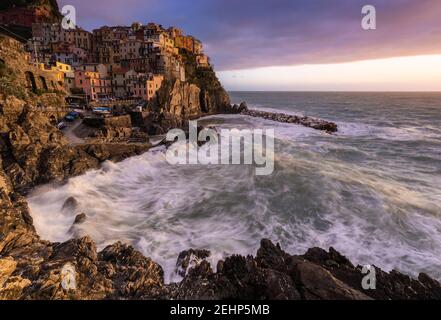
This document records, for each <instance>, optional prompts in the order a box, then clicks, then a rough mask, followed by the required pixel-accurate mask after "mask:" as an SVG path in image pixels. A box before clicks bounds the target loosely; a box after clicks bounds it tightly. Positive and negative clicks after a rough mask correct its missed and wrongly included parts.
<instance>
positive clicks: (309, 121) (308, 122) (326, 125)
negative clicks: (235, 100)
mask: <svg viewBox="0 0 441 320" xmlns="http://www.w3.org/2000/svg"><path fill="white" fill-rule="evenodd" d="M239 110H240V111H239ZM237 111H238V112H240V113H241V114H243V115H247V116H250V117H255V118H263V119H267V120H272V121H277V122H283V123H292V124H299V125H302V126H305V127H308V128H312V129H315V130H321V131H326V132H327V133H335V132H337V131H338V126H337V124H336V123H334V122H330V121H325V120H321V119H316V118H310V117H299V116H295V115H288V114H283V113H273V112H266V111H258V110H250V109H248V107H247V106H246V104H244V105H242V104H241V106H240V107H239V108H238V110H237Z"/></svg>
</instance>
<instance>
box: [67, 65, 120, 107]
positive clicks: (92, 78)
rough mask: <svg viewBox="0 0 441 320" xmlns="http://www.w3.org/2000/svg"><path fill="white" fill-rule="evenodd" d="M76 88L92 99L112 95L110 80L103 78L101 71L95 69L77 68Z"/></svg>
mask: <svg viewBox="0 0 441 320" xmlns="http://www.w3.org/2000/svg"><path fill="white" fill-rule="evenodd" d="M75 88H76V89H79V90H81V91H82V92H83V93H84V94H85V95H86V96H87V97H88V99H90V100H92V101H94V100H97V99H99V98H104V97H109V96H111V95H112V86H111V82H110V80H108V79H105V78H104V79H103V78H101V76H100V73H99V72H95V71H84V70H76V71H75Z"/></svg>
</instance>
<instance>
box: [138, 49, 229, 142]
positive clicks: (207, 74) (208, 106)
mask: <svg viewBox="0 0 441 320" xmlns="http://www.w3.org/2000/svg"><path fill="white" fill-rule="evenodd" d="M180 54H181V56H182V57H183V61H184V66H185V74H186V81H185V82H181V81H180V80H166V81H164V82H163V84H162V87H161V89H160V91H159V93H158V95H157V97H156V99H155V100H154V101H153V102H152V103H151V108H152V110H153V111H154V112H152V114H151V115H150V117H149V118H148V121H147V130H148V132H149V133H151V134H160V133H164V132H167V131H168V130H170V129H171V128H176V127H185V125H186V122H187V121H188V120H189V119H195V118H198V117H202V116H206V115H210V114H217V113H238V111H237V110H235V109H234V108H233V107H232V105H231V103H230V97H229V96H228V93H227V92H226V91H225V89H224V88H223V87H222V85H221V83H220V81H219V79H218V78H217V77H216V73H215V72H214V70H213V68H212V67H211V66H210V67H204V68H201V67H198V66H197V64H196V56H195V55H194V54H191V53H189V52H187V51H185V50H182V51H181V52H180Z"/></svg>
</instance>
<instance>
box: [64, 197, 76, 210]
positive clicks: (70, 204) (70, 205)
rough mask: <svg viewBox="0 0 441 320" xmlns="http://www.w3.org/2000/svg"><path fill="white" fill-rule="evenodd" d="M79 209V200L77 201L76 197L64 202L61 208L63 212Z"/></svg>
mask: <svg viewBox="0 0 441 320" xmlns="http://www.w3.org/2000/svg"><path fill="white" fill-rule="evenodd" d="M77 208H78V200H77V199H75V198H74V197H69V198H67V199H66V200H65V201H64V203H63V206H62V207H61V210H63V211H64V210H69V211H74V210H76V209H77Z"/></svg>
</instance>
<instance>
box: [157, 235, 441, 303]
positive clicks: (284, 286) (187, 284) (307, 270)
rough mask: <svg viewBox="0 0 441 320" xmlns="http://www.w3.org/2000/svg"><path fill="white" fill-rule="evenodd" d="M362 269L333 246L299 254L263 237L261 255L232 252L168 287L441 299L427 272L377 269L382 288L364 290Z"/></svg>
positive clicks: (206, 295) (259, 294)
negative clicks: (411, 274) (416, 277)
mask: <svg viewBox="0 0 441 320" xmlns="http://www.w3.org/2000/svg"><path fill="white" fill-rule="evenodd" d="M361 271H362V268H361V267H360V266H358V267H354V266H353V265H352V264H351V262H350V261H349V260H348V259H347V258H345V257H344V256H342V255H341V254H339V253H338V252H337V251H335V250H334V249H332V248H331V249H330V250H329V252H326V251H324V250H322V249H318V248H314V249H311V250H309V251H308V252H307V253H306V254H305V255H303V256H293V255H289V254H287V253H286V252H284V251H283V250H282V249H281V248H280V246H279V245H274V244H273V243H272V242H271V241H269V240H262V242H261V247H260V249H259V250H258V252H257V255H256V257H252V256H248V257H242V256H231V257H229V258H227V259H225V261H220V262H219V263H218V266H217V272H216V273H214V272H213V270H212V268H211V266H210V264H209V263H208V262H207V261H206V260H202V261H201V262H200V263H198V264H195V266H194V267H193V268H190V270H189V271H188V272H187V275H186V276H185V278H184V279H183V280H182V282H180V283H178V284H173V285H169V286H166V287H165V288H164V292H165V297H166V298H173V299H216V300H217V299H270V300H273V299H277V300H286V299H289V300H371V299H381V300H390V299H394V300H402V299H441V297H440V295H439V293H440V289H441V284H440V283H439V282H437V281H435V280H433V279H431V278H430V277H428V276H427V275H425V274H421V275H420V276H419V280H414V279H411V278H409V277H408V276H405V275H403V274H401V273H399V272H397V271H392V272H390V273H386V272H384V271H382V270H380V269H378V268H376V275H377V282H376V289H375V290H364V289H363V288H362V279H363V277H364V276H365V274H363V273H362V272H361Z"/></svg>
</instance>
